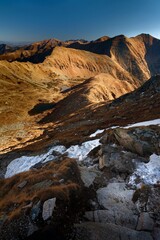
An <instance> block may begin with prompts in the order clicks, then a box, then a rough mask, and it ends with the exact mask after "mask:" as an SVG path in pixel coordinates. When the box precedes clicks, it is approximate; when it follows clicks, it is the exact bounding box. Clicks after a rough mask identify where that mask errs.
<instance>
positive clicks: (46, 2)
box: [0, 0, 160, 42]
mask: <svg viewBox="0 0 160 240" xmlns="http://www.w3.org/2000/svg"><path fill="white" fill-rule="evenodd" d="M159 12H160V0H57V1H55V0H0V41H10V42H20V41H38V40H44V39H49V38H57V39H60V40H69V39H86V40H95V39H97V38H99V37H101V36H105V35H107V36H110V37H113V36H116V35H119V34H124V35H126V36H128V37H130V36H136V35H138V34H140V33H149V34H151V35H152V36H154V37H157V38H159V39H160V13H159Z"/></svg>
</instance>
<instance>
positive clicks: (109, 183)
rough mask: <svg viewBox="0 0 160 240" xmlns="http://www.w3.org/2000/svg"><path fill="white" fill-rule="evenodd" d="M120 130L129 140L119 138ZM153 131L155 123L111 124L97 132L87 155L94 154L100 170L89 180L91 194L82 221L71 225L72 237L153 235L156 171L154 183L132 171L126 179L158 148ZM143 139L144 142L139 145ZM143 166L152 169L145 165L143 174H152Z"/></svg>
mask: <svg viewBox="0 0 160 240" xmlns="http://www.w3.org/2000/svg"><path fill="white" fill-rule="evenodd" d="M118 134H119V135H118ZM126 135H127V137H128V139H129V140H128V139H127V140H126V139H125V136H126ZM117 136H118V137H117ZM119 136H120V137H119ZM159 137H160V134H159V126H153V127H151V126H150V127H134V128H129V129H123V128H115V129H112V130H108V131H107V133H106V134H104V135H103V137H102V138H101V143H102V145H101V147H100V149H97V151H93V152H94V154H92V155H91V156H92V158H93V160H94V158H96V159H97V155H98V160H99V161H98V164H99V169H100V170H101V175H99V176H97V177H96V179H94V182H93V183H92V188H94V189H95V188H96V189H97V190H96V197H95V196H94V197H92V198H91V200H90V204H91V205H90V208H89V209H88V210H87V211H86V212H85V214H84V218H83V221H82V223H81V224H76V225H74V231H75V239H76V240H79V239H83V240H84V239H93V240H95V239H97V240H99V239H101V240H103V239H105V240H106V239H108V240H110V239H114V240H115V239H117V240H120V239H133V240H135V239H137V240H139V239H142V240H146V239H148V240H153V239H154V240H159V236H158V233H159V229H160V228H159V218H160V214H159V213H160V211H159V203H158V202H159V200H158V197H160V191H159V189H160V188H159V182H158V180H159V178H158V175H156V176H157V184H153V182H152V181H151V180H150V179H148V181H146V182H145V181H144V178H143V177H141V176H138V175H137V176H136V177H135V178H137V179H136V180H135V182H133V181H132V178H133V176H134V173H135V172H136V170H137V167H138V166H139V164H140V166H143V167H144V169H145V166H146V165H147V164H148V162H150V161H152V158H151V157H149V156H150V155H151V154H152V156H153V155H154V154H153V153H154V152H156V153H157V154H159V146H158V145H157V143H158V139H159ZM134 142H135V143H136V142H137V144H139V148H135V147H134V146H135V145H134V144H133V143H134ZM143 145H147V146H148V148H143V147H142V146H143ZM140 146H141V151H139V149H140ZM126 149H127V151H126ZM142 149H143V152H142ZM141 155H143V157H142V156H141ZM155 156H156V155H155ZM157 157H158V155H157ZM158 159H159V157H158ZM159 160H160V159H159ZM155 164H156V162H155ZM157 168H158V169H159V165H158V166H157ZM149 171H151V172H152V174H153V175H154V174H156V172H155V173H154V171H156V170H155V169H154V170H152V169H151V168H150V169H148V172H147V171H146V172H145V175H146V176H145V178H146V179H147V178H150V177H151V178H152V176H151V175H150V172H149ZM139 174H140V173H139ZM141 174H143V168H142V172H141Z"/></svg>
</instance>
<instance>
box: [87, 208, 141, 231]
mask: <svg viewBox="0 0 160 240" xmlns="http://www.w3.org/2000/svg"><path fill="white" fill-rule="evenodd" d="M84 217H85V219H87V220H89V221H91V222H101V223H113V224H116V225H120V226H125V227H127V228H131V229H136V225H137V220H138V216H137V215H134V214H133V212H132V211H130V210H128V211H127V209H125V211H124V212H122V211H121V212H119V211H114V209H108V210H96V211H88V212H85V215H84Z"/></svg>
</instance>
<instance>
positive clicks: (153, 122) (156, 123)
mask: <svg viewBox="0 0 160 240" xmlns="http://www.w3.org/2000/svg"><path fill="white" fill-rule="evenodd" d="M150 125H158V126H159V125H160V118H159V119H154V120H151V121H145V122H139V123H134V124H130V125H128V126H126V127H122V128H131V127H141V126H150Z"/></svg>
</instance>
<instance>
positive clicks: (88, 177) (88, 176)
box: [79, 167, 101, 187]
mask: <svg viewBox="0 0 160 240" xmlns="http://www.w3.org/2000/svg"><path fill="white" fill-rule="evenodd" d="M79 170H80V175H81V179H82V181H83V183H84V186H85V187H90V186H91V185H92V184H93V182H94V180H95V178H96V177H97V176H99V175H101V172H100V171H98V170H95V169H94V168H91V169H90V168H87V167H79Z"/></svg>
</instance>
